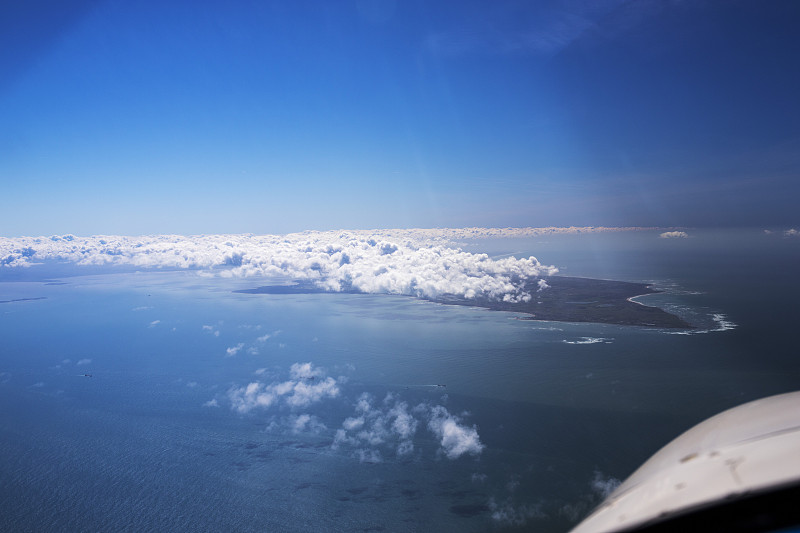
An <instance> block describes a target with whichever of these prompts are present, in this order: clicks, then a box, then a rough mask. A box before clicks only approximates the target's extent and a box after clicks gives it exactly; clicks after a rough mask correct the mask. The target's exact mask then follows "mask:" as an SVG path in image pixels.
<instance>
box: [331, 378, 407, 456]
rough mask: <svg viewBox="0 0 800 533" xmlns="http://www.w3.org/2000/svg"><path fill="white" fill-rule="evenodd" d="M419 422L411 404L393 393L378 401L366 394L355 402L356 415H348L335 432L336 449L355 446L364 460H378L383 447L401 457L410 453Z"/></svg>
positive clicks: (334, 444)
mask: <svg viewBox="0 0 800 533" xmlns="http://www.w3.org/2000/svg"><path fill="white" fill-rule="evenodd" d="M418 425H419V423H418V421H417V420H416V419H415V418H414V416H413V415H412V414H411V412H410V411H409V408H408V404H406V403H405V402H402V401H399V400H398V399H397V398H395V397H394V396H393V395H392V394H388V395H387V396H386V398H385V399H384V400H383V402H382V403H376V402H375V401H374V399H373V397H372V396H371V395H370V394H367V393H363V394H362V395H361V396H359V397H358V401H357V402H356V404H355V416H351V417H348V418H346V419H345V420H344V422H342V427H341V429H339V430H337V431H336V435H335V436H334V440H333V448H334V449H337V448H339V447H342V446H350V447H353V448H355V451H354V455H355V456H356V457H358V458H359V460H361V461H362V462H378V458H380V457H381V453H380V448H386V449H390V450H392V451H393V452H394V454H395V455H397V456H398V457H402V456H406V455H410V454H411V453H412V452H413V451H414V443H413V437H414V434H415V433H416V431H417V426H418Z"/></svg>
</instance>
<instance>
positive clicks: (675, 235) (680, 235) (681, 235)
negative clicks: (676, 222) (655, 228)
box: [659, 231, 689, 239]
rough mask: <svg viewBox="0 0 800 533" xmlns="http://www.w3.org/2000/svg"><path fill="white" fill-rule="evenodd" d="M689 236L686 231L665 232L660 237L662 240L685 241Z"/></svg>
mask: <svg viewBox="0 0 800 533" xmlns="http://www.w3.org/2000/svg"><path fill="white" fill-rule="evenodd" d="M688 236H689V234H688V233H686V232H685V231H665V232H664V233H662V234H660V235H659V237H660V238H662V239H685V238H687V237H688Z"/></svg>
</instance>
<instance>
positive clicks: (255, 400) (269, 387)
mask: <svg viewBox="0 0 800 533" xmlns="http://www.w3.org/2000/svg"><path fill="white" fill-rule="evenodd" d="M338 395H339V387H338V385H337V383H336V380H335V379H334V378H332V377H330V376H328V377H323V373H322V371H321V370H320V369H317V368H314V367H313V365H311V363H302V364H301V363H296V364H295V365H292V370H291V379H289V380H287V381H276V382H272V383H269V384H266V383H261V382H258V381H254V382H252V383H250V384H248V385H247V386H245V387H234V388H232V389H230V390H229V391H228V399H229V400H230V402H231V408H232V409H233V410H234V411H237V412H239V413H248V412H250V411H252V410H253V409H258V408H260V409H268V408H270V407H272V406H273V405H275V406H279V405H285V406H287V407H289V408H303V407H308V406H309V405H311V404H313V403H317V402H320V401H322V400H324V399H326V398H335V397H337V396H338Z"/></svg>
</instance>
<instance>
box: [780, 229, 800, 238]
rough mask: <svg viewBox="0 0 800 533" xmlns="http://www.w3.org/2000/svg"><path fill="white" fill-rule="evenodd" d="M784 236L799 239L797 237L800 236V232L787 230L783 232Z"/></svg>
mask: <svg viewBox="0 0 800 533" xmlns="http://www.w3.org/2000/svg"><path fill="white" fill-rule="evenodd" d="M783 235H784V236H785V237H797V236H800V231H798V230H796V229H794V228H792V229H787V230H786V231H784V232H783Z"/></svg>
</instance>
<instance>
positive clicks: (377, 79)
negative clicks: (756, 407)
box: [0, 0, 800, 237]
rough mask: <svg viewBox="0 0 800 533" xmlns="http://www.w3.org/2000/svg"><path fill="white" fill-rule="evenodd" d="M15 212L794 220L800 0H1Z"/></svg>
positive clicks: (9, 217)
mask: <svg viewBox="0 0 800 533" xmlns="http://www.w3.org/2000/svg"><path fill="white" fill-rule="evenodd" d="M0 21H2V22H0V116H2V117H3V119H2V121H0V179H2V195H3V199H4V202H3V209H2V210H0V236H5V237H15V236H22V235H27V236H36V235H52V234H66V233H71V234H76V235H97V234H105V235H108V234H117V235H141V234H167V233H176V234H202V233H205V234H209V233H213V234H220V233H260V234H281V233H288V232H293V231H302V230H306V229H318V230H327V229H340V228H349V229H359V228H362V229H368V228H409V227H416V228H419V227H451V228H452V227H474V226H483V227H490V228H491V227H495V228H496V227H506V226H512V227H531V226H533V227H537V226H539V227H541V226H573V225H576V226H661V227H679V226H723V227H742V226H756V227H765V228H766V227H776V228H778V227H779V228H784V229H786V228H790V227H796V226H797V224H798V221H797V215H796V207H795V198H797V197H798V193H800V180H798V179H797V175H798V170H800V104H798V100H797V97H796V95H797V94H800V68H798V56H797V53H796V50H798V49H800V34H798V32H797V31H796V28H797V25H798V22H800V4H797V3H796V2H790V1H776V2H768V3H756V2H740V1H731V2H677V1H676V2H657V1H637V2H627V1H620V0H607V1H602V2H594V1H586V2H580V1H578V2H576V1H566V0H554V1H545V2H537V3H535V5H534V4H528V3H525V2H522V3H519V2H512V1H501V2H492V3H484V2H477V1H468V2H436V3H432V4H431V3H426V2H420V1H408V2H394V1H392V0H372V1H367V0H358V1H353V2H344V3H337V4H335V5H332V4H329V3H326V2H313V1H303V2H286V3H263V4H262V3H251V2H243V1H238V2H233V3H231V4H226V5H225V6H224V7H222V6H221V5H219V4H218V3H215V2H208V1H200V2H169V3H140V4H136V5H133V4H128V3H124V2H118V1H110V0H100V1H94V0H83V1H76V2H69V3H62V2H49V1H45V0H36V1H32V2H24V3H16V2H15V3H7V4H5V5H4V6H3V7H2V8H0Z"/></svg>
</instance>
